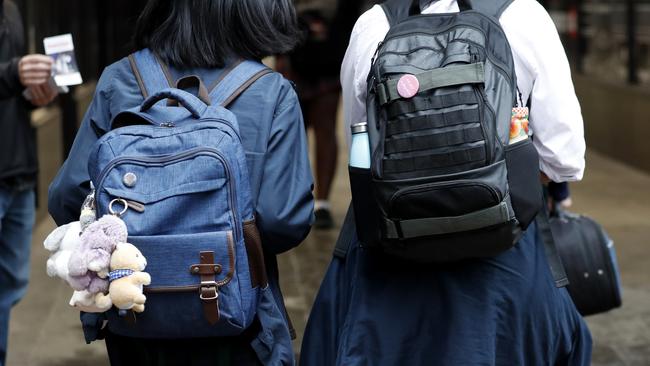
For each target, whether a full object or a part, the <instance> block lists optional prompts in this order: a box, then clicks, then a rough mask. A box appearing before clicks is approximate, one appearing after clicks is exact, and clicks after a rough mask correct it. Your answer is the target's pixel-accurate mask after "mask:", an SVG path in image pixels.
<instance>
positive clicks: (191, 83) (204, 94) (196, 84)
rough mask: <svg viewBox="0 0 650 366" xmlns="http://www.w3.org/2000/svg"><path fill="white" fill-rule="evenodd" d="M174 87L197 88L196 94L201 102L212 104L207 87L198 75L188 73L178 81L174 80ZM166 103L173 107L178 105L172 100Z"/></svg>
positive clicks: (183, 88) (182, 88)
mask: <svg viewBox="0 0 650 366" xmlns="http://www.w3.org/2000/svg"><path fill="white" fill-rule="evenodd" d="M176 88H177V89H181V90H185V91H187V90H188V89H191V88H196V90H197V94H196V96H197V97H199V99H200V100H201V101H202V102H203V103H205V104H207V105H210V104H212V102H211V101H210V94H209V93H208V88H206V87H205V84H204V83H203V80H201V78H200V77H198V76H197V75H188V76H184V77H182V78H180V79H178V81H176ZM167 105H168V106H174V107H176V106H178V104H177V103H176V102H175V101H173V100H170V101H169V103H167Z"/></svg>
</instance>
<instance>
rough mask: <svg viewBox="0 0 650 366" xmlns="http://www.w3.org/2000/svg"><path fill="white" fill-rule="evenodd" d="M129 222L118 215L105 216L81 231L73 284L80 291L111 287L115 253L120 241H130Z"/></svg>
mask: <svg viewBox="0 0 650 366" xmlns="http://www.w3.org/2000/svg"><path fill="white" fill-rule="evenodd" d="M127 235H128V234H127V229H126V224H125V223H124V221H122V220H121V219H120V218H119V217H117V216H112V215H104V216H103V217H102V218H100V219H99V220H97V221H95V222H93V223H92V224H90V225H89V226H88V227H87V228H86V230H84V231H83V233H82V234H81V237H80V240H81V243H80V244H79V246H78V247H77V248H76V249H75V250H74V251H73V252H72V254H71V255H70V261H69V262H68V271H69V283H70V286H72V288H73V289H75V290H77V291H83V290H88V292H90V293H97V292H105V291H107V290H108V279H107V278H106V277H107V276H108V270H109V265H110V261H111V253H113V250H114V249H115V246H116V245H117V243H120V242H126V238H127Z"/></svg>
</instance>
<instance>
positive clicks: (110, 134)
mask: <svg viewBox="0 0 650 366" xmlns="http://www.w3.org/2000/svg"><path fill="white" fill-rule="evenodd" d="M138 116H139V117H141V118H143V119H144V120H146V121H147V122H149V124H148V125H146V124H136V125H129V126H124V127H119V128H116V129H114V130H111V131H109V132H108V133H106V134H104V135H103V136H102V137H100V138H99V140H97V143H96V144H99V143H102V142H104V141H106V140H108V139H110V138H112V137H113V136H115V135H119V134H120V133H122V131H125V130H126V129H129V128H134V127H140V128H141V127H149V128H152V129H161V128H162V129H170V128H183V127H185V126H189V125H186V124H183V125H182V126H175V127H161V126H160V125H158V124H157V123H156V122H155V121H153V120H152V119H151V118H149V117H148V116H146V115H145V116H141V115H138ZM209 123H216V124H223V125H226V126H227V127H229V128H230V129H231V130H232V132H233V134H234V136H235V137H237V139H238V140H239V142H241V136H240V135H239V133H238V132H237V130H236V129H235V127H234V126H233V124H232V123H230V122H229V121H227V120H225V119H223V118H205V119H202V120H201V121H200V122H199V123H198V125H199V127H201V128H198V129H197V130H193V131H187V132H194V131H198V130H201V129H206V128H211V127H210V126H209V125H207V124H209ZM116 131H118V132H116ZM226 133H227V132H226ZM228 134H229V133H228ZM229 135H230V134H229Z"/></svg>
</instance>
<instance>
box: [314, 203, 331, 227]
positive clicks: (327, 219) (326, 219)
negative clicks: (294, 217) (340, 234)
mask: <svg viewBox="0 0 650 366" xmlns="http://www.w3.org/2000/svg"><path fill="white" fill-rule="evenodd" d="M314 216H315V218H316V219H315V220H314V227H315V228H316V229H331V228H332V227H334V220H333V219H332V214H331V213H330V210H328V209H326V208H319V209H317V210H314Z"/></svg>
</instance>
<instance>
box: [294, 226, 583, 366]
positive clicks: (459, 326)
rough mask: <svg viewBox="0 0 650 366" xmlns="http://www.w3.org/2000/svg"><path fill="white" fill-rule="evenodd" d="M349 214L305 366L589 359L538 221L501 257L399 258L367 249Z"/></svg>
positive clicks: (310, 327)
mask: <svg viewBox="0 0 650 366" xmlns="http://www.w3.org/2000/svg"><path fill="white" fill-rule="evenodd" d="M353 221H354V220H350V219H349V218H346V221H345V223H344V227H343V229H342V231H341V235H342V237H341V238H340V240H343V241H345V242H346V243H347V244H349V247H348V250H347V255H346V256H345V257H344V258H342V257H340V256H335V257H334V258H333V259H332V262H331V263H330V266H329V269H328V270H327V274H326V276H325V279H324V280H323V283H322V284H321V288H320V290H319V292H318V295H317V298H316V300H315V303H314V306H313V309H312V313H311V316H310V318H309V322H308V324H307V329H306V331H305V336H304V340H303V344H302V351H301V358H300V365H301V366H334V365H355V366H365V365H367V366H404V365H408V366H425V365H426V366H429V365H449V366H452V365H453V366H457V365H471V366H479V365H486V366H487V365H530V366H541V365H581V366H582V365H584V366H587V365H589V364H590V360H591V336H590V333H589V330H588V329H587V327H586V325H585V323H584V320H583V319H582V318H581V316H580V314H578V312H577V311H576V309H575V306H574V305H573V302H572V301H571V298H570V297H569V294H568V292H567V290H566V288H557V287H556V286H555V282H554V280H553V277H552V274H551V272H550V269H549V266H548V264H547V260H546V255H545V252H544V246H543V244H542V241H541V238H540V237H539V235H538V230H537V229H536V225H535V223H533V224H531V226H530V227H529V228H528V230H527V231H526V233H525V235H524V236H523V237H522V239H521V240H520V241H519V242H518V243H517V245H516V246H515V247H514V248H512V249H511V250H508V251H506V252H504V253H502V254H500V255H499V256H497V257H494V258H489V259H481V260H468V261H465V262H462V263H456V264H447V265H435V264H433V265H416V264H413V263H404V262H399V261H397V260H395V259H393V258H389V257H385V256H383V255H381V254H377V253H369V252H367V251H366V250H364V249H362V248H361V247H359V243H358V239H357V236H356V233H355V229H354V222H353Z"/></svg>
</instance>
